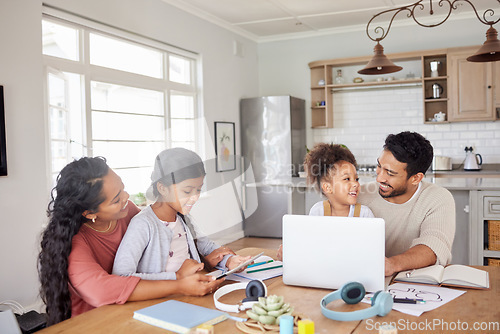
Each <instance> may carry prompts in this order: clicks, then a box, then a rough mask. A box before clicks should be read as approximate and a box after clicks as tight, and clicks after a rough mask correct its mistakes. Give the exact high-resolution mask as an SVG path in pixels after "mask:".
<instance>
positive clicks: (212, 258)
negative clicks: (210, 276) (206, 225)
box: [205, 247, 235, 267]
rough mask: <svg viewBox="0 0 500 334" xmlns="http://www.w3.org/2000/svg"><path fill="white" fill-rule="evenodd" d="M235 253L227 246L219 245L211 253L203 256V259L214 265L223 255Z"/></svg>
mask: <svg viewBox="0 0 500 334" xmlns="http://www.w3.org/2000/svg"><path fill="white" fill-rule="evenodd" d="M228 254H231V255H235V254H234V252H233V251H232V250H231V249H229V248H227V247H219V248H217V249H216V250H214V251H213V252H212V253H210V254H208V255H207V256H205V260H206V261H207V262H208V263H209V264H210V265H211V266H212V267H215V266H216V265H217V263H219V262H220V261H222V259H223V258H224V256H225V255H228Z"/></svg>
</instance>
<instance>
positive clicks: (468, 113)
mask: <svg viewBox="0 0 500 334" xmlns="http://www.w3.org/2000/svg"><path fill="white" fill-rule="evenodd" d="M477 49H478V47H474V48H469V49H463V50H460V51H456V52H450V53H449V54H448V61H449V87H450V101H449V102H450V106H449V109H448V113H449V115H448V116H449V120H450V121H451V122H465V121H493V120H495V119H496V113H495V96H494V95H495V94H494V87H495V84H496V83H495V79H496V78H498V77H496V76H495V75H494V70H495V63H491V62H489V63H472V62H468V61H467V57H469V56H470V55H471V54H473V53H474V52H475V51H476V50H477ZM495 77H496V78H495Z"/></svg>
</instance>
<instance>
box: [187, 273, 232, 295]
mask: <svg viewBox="0 0 500 334" xmlns="http://www.w3.org/2000/svg"><path fill="white" fill-rule="evenodd" d="M224 280H225V279H224V278H221V279H218V280H216V279H215V277H214V276H210V275H203V274H194V275H191V276H186V277H184V278H182V279H181V280H179V287H180V293H182V294H183V295H188V296H204V295H206V294H207V293H212V292H215V291H216V290H217V289H218V288H219V286H220V285H221V284H222V282H224Z"/></svg>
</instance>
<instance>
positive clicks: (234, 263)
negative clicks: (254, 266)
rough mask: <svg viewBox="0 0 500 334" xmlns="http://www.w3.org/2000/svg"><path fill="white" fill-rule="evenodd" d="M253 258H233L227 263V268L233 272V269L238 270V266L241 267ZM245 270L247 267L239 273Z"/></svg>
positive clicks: (237, 256)
mask: <svg viewBox="0 0 500 334" xmlns="http://www.w3.org/2000/svg"><path fill="white" fill-rule="evenodd" d="M251 258H252V257H251V256H240V255H235V256H231V257H230V258H229V259H228V260H227V262H226V267H227V269H229V270H231V269H233V268H236V267H237V266H239V265H240V264H242V263H243V262H245V261H248V260H250V259H251ZM245 268H246V267H243V268H241V269H239V270H238V271H237V272H238V273H239V272H241V271H243V270H245Z"/></svg>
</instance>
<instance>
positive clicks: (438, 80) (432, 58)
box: [422, 54, 448, 124]
mask: <svg viewBox="0 0 500 334" xmlns="http://www.w3.org/2000/svg"><path fill="white" fill-rule="evenodd" d="M432 62H435V63H437V64H439V65H438V67H437V70H436V72H434V73H433V72H432V71H431V63H432ZM447 70H448V66H447V57H446V54H435V55H427V56H423V57H422V73H423V84H422V88H423V96H424V123H430V122H432V123H434V124H435V123H436V122H435V121H434V115H435V114H437V113H440V112H442V113H444V114H445V119H444V121H441V122H439V123H443V122H445V121H447V120H448V75H447ZM435 87H437V90H438V95H439V96H438V95H436V94H435V93H434V89H435Z"/></svg>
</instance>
